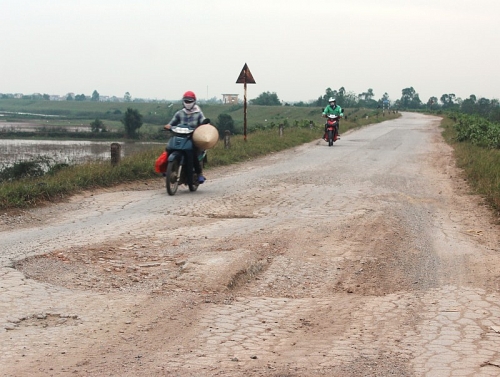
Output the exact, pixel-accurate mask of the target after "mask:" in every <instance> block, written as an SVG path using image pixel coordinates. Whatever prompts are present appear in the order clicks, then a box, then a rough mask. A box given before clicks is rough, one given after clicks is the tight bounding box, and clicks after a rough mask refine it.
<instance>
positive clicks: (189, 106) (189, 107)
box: [184, 101, 195, 110]
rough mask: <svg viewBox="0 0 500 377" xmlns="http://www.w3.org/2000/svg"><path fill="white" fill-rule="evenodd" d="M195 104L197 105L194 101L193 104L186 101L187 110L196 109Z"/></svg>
mask: <svg viewBox="0 0 500 377" xmlns="http://www.w3.org/2000/svg"><path fill="white" fill-rule="evenodd" d="M194 104H195V102H194V101H193V102H186V101H184V108H185V109H186V110H191V109H192V108H193V107H194Z"/></svg>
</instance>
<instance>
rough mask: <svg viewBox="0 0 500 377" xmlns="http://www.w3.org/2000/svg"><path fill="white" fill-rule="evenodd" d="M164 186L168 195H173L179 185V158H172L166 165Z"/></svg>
mask: <svg viewBox="0 0 500 377" xmlns="http://www.w3.org/2000/svg"><path fill="white" fill-rule="evenodd" d="M166 175H167V178H166V186H167V192H168V195H175V193H176V192H177V188H178V187H179V160H174V161H171V162H169V163H168V165H167V173H166Z"/></svg>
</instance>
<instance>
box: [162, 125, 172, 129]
mask: <svg viewBox="0 0 500 377" xmlns="http://www.w3.org/2000/svg"><path fill="white" fill-rule="evenodd" d="M170 128H172V126H171V125H170V124H166V125H164V126H163V129H165V130H169V129H170Z"/></svg>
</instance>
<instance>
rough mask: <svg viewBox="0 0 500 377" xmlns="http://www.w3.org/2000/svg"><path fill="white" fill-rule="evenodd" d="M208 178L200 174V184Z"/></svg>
mask: <svg viewBox="0 0 500 377" xmlns="http://www.w3.org/2000/svg"><path fill="white" fill-rule="evenodd" d="M206 180H207V179H206V178H205V177H204V176H203V175H201V174H200V175H199V176H198V183H199V184H202V183H203V182H205V181H206Z"/></svg>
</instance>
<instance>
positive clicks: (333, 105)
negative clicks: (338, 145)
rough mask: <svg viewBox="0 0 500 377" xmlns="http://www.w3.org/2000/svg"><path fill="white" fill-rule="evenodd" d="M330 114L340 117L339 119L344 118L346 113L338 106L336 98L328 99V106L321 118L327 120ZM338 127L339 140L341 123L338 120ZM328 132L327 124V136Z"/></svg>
mask: <svg viewBox="0 0 500 377" xmlns="http://www.w3.org/2000/svg"><path fill="white" fill-rule="evenodd" d="M330 114H331V115H335V116H338V117H343V116H344V111H343V110H342V108H341V107H340V106H339V105H337V100H336V99H335V98H333V97H330V98H329V99H328V105H327V106H326V107H325V109H324V110H323V114H321V116H322V117H323V118H326V117H328V115H330ZM336 127H337V138H338V136H340V135H339V134H338V132H339V129H338V127H339V121H338V120H337V125H336ZM326 131H327V123H325V134H326Z"/></svg>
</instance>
